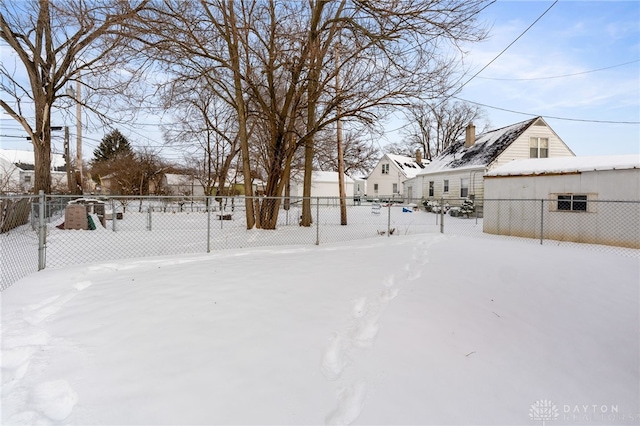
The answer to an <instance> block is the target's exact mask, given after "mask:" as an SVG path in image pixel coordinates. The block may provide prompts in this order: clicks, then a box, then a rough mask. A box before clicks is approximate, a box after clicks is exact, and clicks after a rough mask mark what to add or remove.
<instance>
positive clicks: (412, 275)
mask: <svg viewBox="0 0 640 426" xmlns="http://www.w3.org/2000/svg"><path fill="white" fill-rule="evenodd" d="M421 276H422V270H421V269H413V270H410V271H409V272H408V273H407V279H408V280H409V281H415V280H417V279H418V278H420V277H421Z"/></svg>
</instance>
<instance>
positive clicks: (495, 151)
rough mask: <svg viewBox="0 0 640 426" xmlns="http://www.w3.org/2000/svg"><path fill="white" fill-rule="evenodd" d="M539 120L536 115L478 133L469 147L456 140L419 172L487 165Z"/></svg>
mask: <svg viewBox="0 0 640 426" xmlns="http://www.w3.org/2000/svg"><path fill="white" fill-rule="evenodd" d="M537 120H541V118H540V117H536V118H533V119H531V120H526V121H522V122H520V123H515V124H512V125H510V126H506V127H502V128H500V129H495V130H491V131H488V132H486V133H482V134H480V135H477V136H476V139H475V143H474V144H473V145H471V146H470V147H469V148H465V146H464V142H465V141H464V139H462V140H459V141H456V142H455V143H453V144H451V145H449V147H447V149H445V150H444V151H443V152H442V153H441V154H440V155H438V156H437V157H436V158H434V159H433V160H432V161H431V163H429V165H428V166H427V167H426V168H425V169H424V170H423V171H420V173H418V174H419V175H424V174H428V173H435V172H441V171H444V170H451V169H456V170H457V169H461V168H465V167H472V166H475V167H481V166H487V165H489V164H490V163H491V162H492V161H493V160H495V159H496V158H497V157H498V156H499V155H500V154H501V153H502V152H503V151H504V150H505V149H506V148H507V147H508V146H509V145H511V144H512V143H513V142H514V141H515V140H516V139H518V138H519V137H520V135H522V133H524V131H525V130H527V128H529V126H531V125H532V124H533V123H535V122H536V121H537Z"/></svg>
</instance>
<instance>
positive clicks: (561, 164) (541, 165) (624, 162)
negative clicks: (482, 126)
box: [486, 154, 640, 176]
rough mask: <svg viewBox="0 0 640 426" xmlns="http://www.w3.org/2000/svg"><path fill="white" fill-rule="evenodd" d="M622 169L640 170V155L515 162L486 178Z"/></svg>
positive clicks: (496, 169)
mask: <svg viewBox="0 0 640 426" xmlns="http://www.w3.org/2000/svg"><path fill="white" fill-rule="evenodd" d="M621 169H640V154H629V155H598V156H585V157H558V158H530V159H526V160H514V161H511V162H509V163H507V164H504V165H502V166H500V167H496V168H495V169H494V170H492V171H491V172H489V173H487V174H486V176H522V175H544V174H562V173H579V172H588V171H594V170H621Z"/></svg>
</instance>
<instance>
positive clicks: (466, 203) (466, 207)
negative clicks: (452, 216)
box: [460, 198, 476, 217]
mask: <svg viewBox="0 0 640 426" xmlns="http://www.w3.org/2000/svg"><path fill="white" fill-rule="evenodd" d="M475 209H476V208H475V206H474V205H473V200H471V199H470V198H465V199H464V200H463V201H462V206H460V214H463V215H465V216H466V217H469V215H470V214H471V213H473V212H474V210H475Z"/></svg>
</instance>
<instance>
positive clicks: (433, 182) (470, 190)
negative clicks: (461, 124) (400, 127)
mask: <svg viewBox="0 0 640 426" xmlns="http://www.w3.org/2000/svg"><path fill="white" fill-rule="evenodd" d="M574 155H575V154H574V153H573V152H572V151H571V149H569V147H568V146H567V145H566V144H565V143H564V142H563V141H562V139H560V137H559V136H558V135H556V133H555V132H554V131H553V130H552V129H551V128H550V127H549V126H548V125H547V123H546V122H545V121H544V120H543V119H542V118H541V117H536V118H533V119H531V120H527V121H523V122H520V123H515V124H512V125H510V126H507V127H503V128H500V129H496V130H491V131H489V132H486V133H483V134H480V135H475V127H474V126H473V125H470V126H468V127H467V136H466V138H465V139H464V140H460V141H458V142H456V143H454V144H452V145H450V146H449V147H448V148H447V149H446V150H445V151H444V152H443V153H441V154H440V155H438V156H437V157H436V158H434V159H433V161H431V163H429V165H428V166H427V167H426V168H425V169H424V170H422V171H420V172H419V173H418V174H417V175H416V176H415V177H414V178H413V179H410V180H407V181H406V182H405V183H404V186H405V191H406V192H405V196H406V197H409V195H410V194H409V189H411V195H412V198H414V199H425V200H428V199H434V200H439V199H441V198H443V199H445V200H447V202H450V204H452V205H456V204H457V203H456V200H459V199H461V198H466V197H470V198H477V199H482V198H483V197H484V178H483V177H484V175H485V173H487V172H488V171H490V170H493V169H495V168H496V167H499V166H500V165H502V164H506V163H508V162H510V161H513V160H518V159H529V158H551V157H569V156H574Z"/></svg>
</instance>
